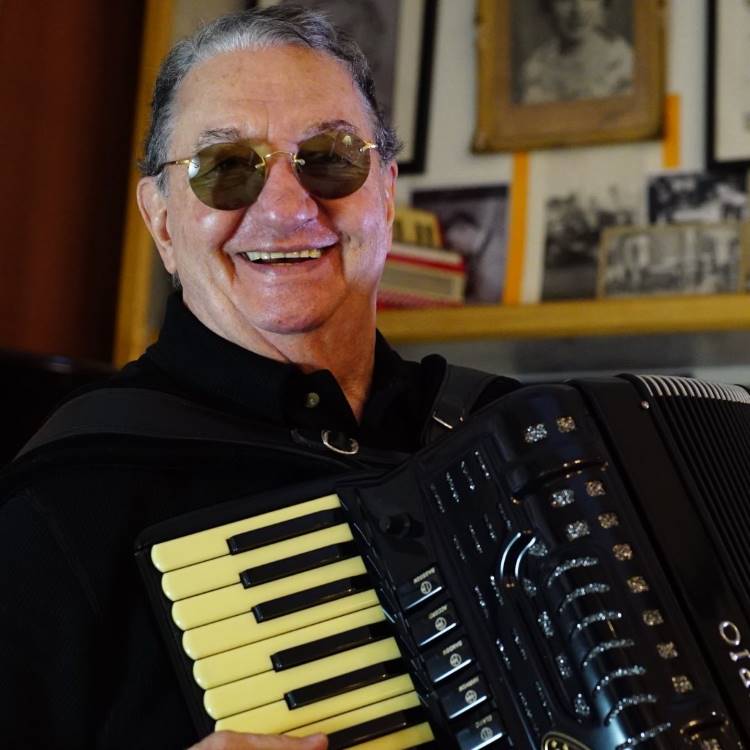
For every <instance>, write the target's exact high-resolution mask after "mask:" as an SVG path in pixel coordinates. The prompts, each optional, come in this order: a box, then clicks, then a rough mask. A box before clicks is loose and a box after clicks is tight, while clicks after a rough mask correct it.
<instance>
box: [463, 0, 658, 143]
mask: <svg viewBox="0 0 750 750" xmlns="http://www.w3.org/2000/svg"><path fill="white" fill-rule="evenodd" d="M477 8H478V22H477V29H478V36H477V49H478V62H479V69H478V80H479V89H478V91H479V95H478V107H477V125H476V131H475V134H474V149H475V150H476V151H480V152H484V151H507V150H524V149H536V148H553V147H556V146H562V145H584V144H592V143H613V142H616V141H633V140H644V139H647V138H652V137H656V136H658V135H659V134H660V130H661V125H662V121H663V112H664V54H663V52H664V45H663V40H664V35H663V28H662V26H663V18H664V14H663V4H662V2H661V0H637V1H636V0H477Z"/></svg>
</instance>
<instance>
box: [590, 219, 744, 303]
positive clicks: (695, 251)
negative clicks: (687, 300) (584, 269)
mask: <svg viewBox="0 0 750 750" xmlns="http://www.w3.org/2000/svg"><path fill="white" fill-rule="evenodd" d="M741 279H742V248H741V237H740V226H739V224H736V223H729V224H706V225H675V226H662V227H629V228H626V229H613V230H609V231H607V232H605V233H604V235H603V237H602V247H601V268H600V277H599V294H600V296H602V297H639V296H649V295H675V294H722V293H732V292H738V291H739V289H740V284H741Z"/></svg>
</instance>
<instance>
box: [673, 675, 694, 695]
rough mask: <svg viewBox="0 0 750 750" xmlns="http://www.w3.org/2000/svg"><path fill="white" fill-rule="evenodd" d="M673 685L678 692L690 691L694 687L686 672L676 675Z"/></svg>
mask: <svg viewBox="0 0 750 750" xmlns="http://www.w3.org/2000/svg"><path fill="white" fill-rule="evenodd" d="M672 685H673V686H674V689H675V692H676V693H689V692H691V691H692V689H693V683H692V682H691V681H690V678H689V677H687V676H686V675H684V674H678V675H675V676H674V677H673V678H672Z"/></svg>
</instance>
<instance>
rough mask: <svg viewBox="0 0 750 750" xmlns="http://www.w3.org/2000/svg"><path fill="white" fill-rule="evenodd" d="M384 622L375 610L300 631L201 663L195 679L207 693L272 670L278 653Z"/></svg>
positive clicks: (301, 628) (236, 649)
mask: <svg viewBox="0 0 750 750" xmlns="http://www.w3.org/2000/svg"><path fill="white" fill-rule="evenodd" d="M384 619H385V615H384V614H383V610H382V609H381V608H380V607H379V606H375V607H369V608H368V609H364V610H361V611H359V612H353V613H351V614H348V615H344V616H342V617H337V618H335V619H332V620H327V621H325V622H320V623H316V624H313V625H308V626H307V627H299V628H296V629H295V630H293V631H291V632H289V633H282V634H281V635H277V636H275V637H273V638H268V639H266V640H263V641H259V642H256V643H252V644H250V645H247V646H241V647H240V648H235V649H232V650H231V651H224V652H222V653H220V654H214V655H213V656H209V657H206V658H205V659H200V660H198V661H196V662H195V664H194V665H193V677H194V678H195V681H196V682H197V683H198V684H199V685H200V686H201V687H202V688H203V689H204V690H208V689H210V688H214V687H217V686H219V685H223V684H225V683H227V682H233V681H235V680H239V679H242V678H244V677H252V676H253V675H255V674H259V673H261V672H267V671H268V670H270V669H272V664H271V655H272V654H275V653H276V652H277V651H283V650H284V649H287V648H292V647H294V646H300V645H302V644H306V643H312V642H313V641H317V640H320V639H321V638H326V637H327V636H331V635H336V634H337V633H344V632H346V631H347V630H351V629H352V628H358V627H362V626H364V625H371V624H373V623H376V622H381V621H382V620H384Z"/></svg>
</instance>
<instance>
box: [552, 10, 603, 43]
mask: <svg viewBox="0 0 750 750" xmlns="http://www.w3.org/2000/svg"><path fill="white" fill-rule="evenodd" d="M550 9H551V12H552V22H553V25H554V27H555V30H556V31H557V33H558V34H559V36H560V38H561V39H562V40H563V41H564V42H568V43H571V44H577V43H579V42H582V41H583V40H584V39H585V38H586V37H587V36H589V35H590V34H592V33H593V32H594V31H596V30H597V29H601V28H602V27H603V25H604V0H552V2H551V3H550Z"/></svg>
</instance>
